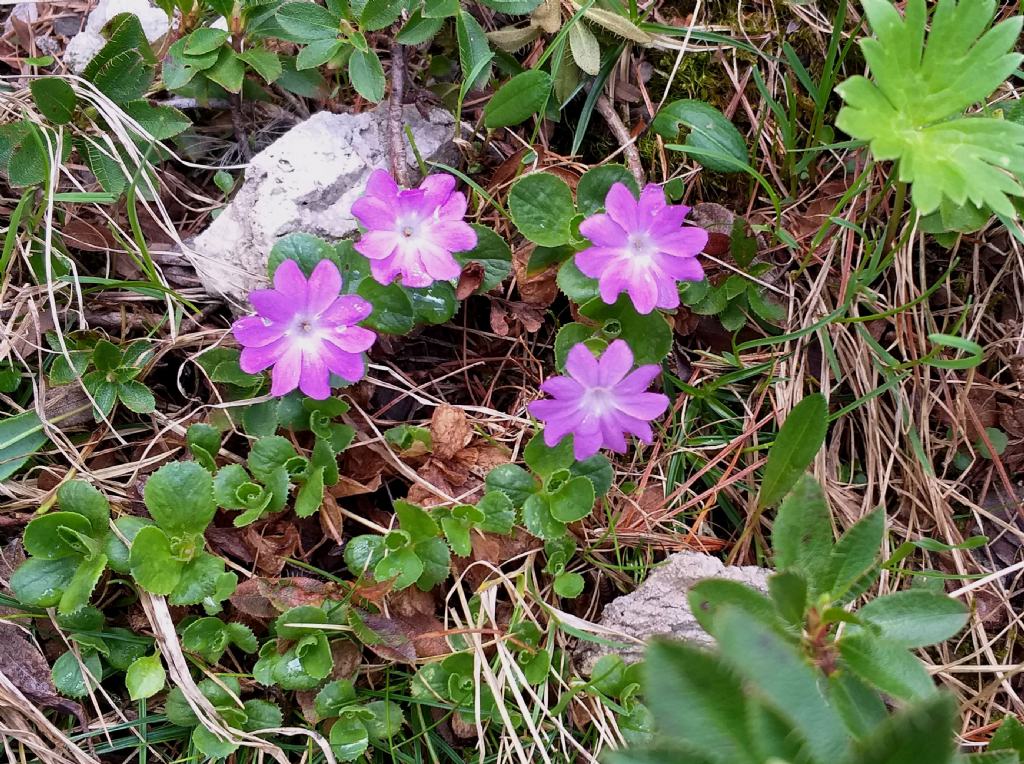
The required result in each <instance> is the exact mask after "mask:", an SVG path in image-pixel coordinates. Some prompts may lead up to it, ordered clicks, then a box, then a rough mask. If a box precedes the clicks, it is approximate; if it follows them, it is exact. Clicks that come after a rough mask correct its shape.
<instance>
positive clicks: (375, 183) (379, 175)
mask: <svg viewBox="0 0 1024 764" xmlns="http://www.w3.org/2000/svg"><path fill="white" fill-rule="evenodd" d="M397 194H398V184H397V183H396V182H395V179H394V178H392V177H391V174H390V173H389V172H387V171H386V170H374V171H373V172H372V173H370V177H369V178H367V180H366V195H367V196H376V197H378V198H381V199H384V200H388V199H390V198H392V197H394V196H395V195H397Z"/></svg>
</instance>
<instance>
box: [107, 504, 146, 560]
mask: <svg viewBox="0 0 1024 764" xmlns="http://www.w3.org/2000/svg"><path fill="white" fill-rule="evenodd" d="M152 524H153V521H152V520H150V519H149V518H146V517H135V516H134V515H122V516H121V517H119V518H117V520H115V521H114V525H116V526H117V529H118V530H119V531H120V532H121V533H122V534H123V535H124V537H125V538H126V539H128V543H129V544H131V542H132V541H133V540H134V539H135V536H136V534H137V533H138V532H139V531H140V530H142V529H143V528H145V527H146V526H148V525H152ZM104 552H105V553H106V555H107V558H108V560H107V563H108V564H109V565H110V568H111V570H113V571H115V572H117V573H121V574H127V573H130V572H131V565H130V563H129V551H128V547H127V546H125V545H124V543H123V542H122V541H121V539H119V538H118V537H117V536H115V535H114V534H113V533H111V534H109V535H108V536H107V540H106V548H105V550H104Z"/></svg>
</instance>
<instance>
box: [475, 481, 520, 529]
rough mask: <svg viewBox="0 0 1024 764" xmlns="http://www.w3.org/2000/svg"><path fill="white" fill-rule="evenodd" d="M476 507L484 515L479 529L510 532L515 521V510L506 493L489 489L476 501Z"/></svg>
mask: <svg viewBox="0 0 1024 764" xmlns="http://www.w3.org/2000/svg"><path fill="white" fill-rule="evenodd" d="M476 508H477V509H478V510H480V511H481V512H482V513H483V515H484V519H483V521H482V522H481V523H480V526H479V527H480V530H482V531H485V532H487V533H501V534H509V533H511V532H512V527H513V526H514V525H515V521H516V510H515V507H513V506H512V500H511V499H510V498H509V497H508V496H507V495H505V494H504V493H501V492H500V491H489V492H488V493H486V494H484V497H483V498H482V499H480V501H478V502H477V505H476Z"/></svg>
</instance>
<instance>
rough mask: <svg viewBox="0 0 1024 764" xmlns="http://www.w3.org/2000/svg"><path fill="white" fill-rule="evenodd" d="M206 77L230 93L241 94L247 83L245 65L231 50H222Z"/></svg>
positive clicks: (207, 71)
mask: <svg viewBox="0 0 1024 764" xmlns="http://www.w3.org/2000/svg"><path fill="white" fill-rule="evenodd" d="M206 76H207V77H208V78H209V79H210V80H212V81H213V82H216V83H217V84H218V85H220V86H221V87H222V88H224V89H225V90H227V91H228V92H229V93H240V92H241V90H242V83H243V82H244V81H245V63H244V62H243V61H242V60H241V59H240V58H239V57H238V56H236V55H235V51H233V50H232V49H231V48H221V50H220V56H218V58H217V63H216V64H214V65H213V66H211V67H210V68H209V69H207V70H206Z"/></svg>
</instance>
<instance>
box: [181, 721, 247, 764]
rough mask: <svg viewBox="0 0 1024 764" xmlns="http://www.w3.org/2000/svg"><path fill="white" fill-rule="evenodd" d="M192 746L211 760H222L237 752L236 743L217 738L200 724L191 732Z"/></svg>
mask: <svg viewBox="0 0 1024 764" xmlns="http://www.w3.org/2000/svg"><path fill="white" fill-rule="evenodd" d="M192 745H194V746H195V747H196V749H197V750H198V751H199V752H200V753H202V754H204V755H206V756H208V757H210V758H211V759H223V758H226V757H228V756H230V755H231V754H233V753H234V752H235V751H236V750H238V743H234V742H232V741H230V740H224V739H222V738H219V737H217V736H216V735H214V734H213V732H211V731H210V730H209V729H207V728H206V727H204V726H203V725H201V724H200V725H199V726H198V727H196V728H195V729H194V730H192Z"/></svg>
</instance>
